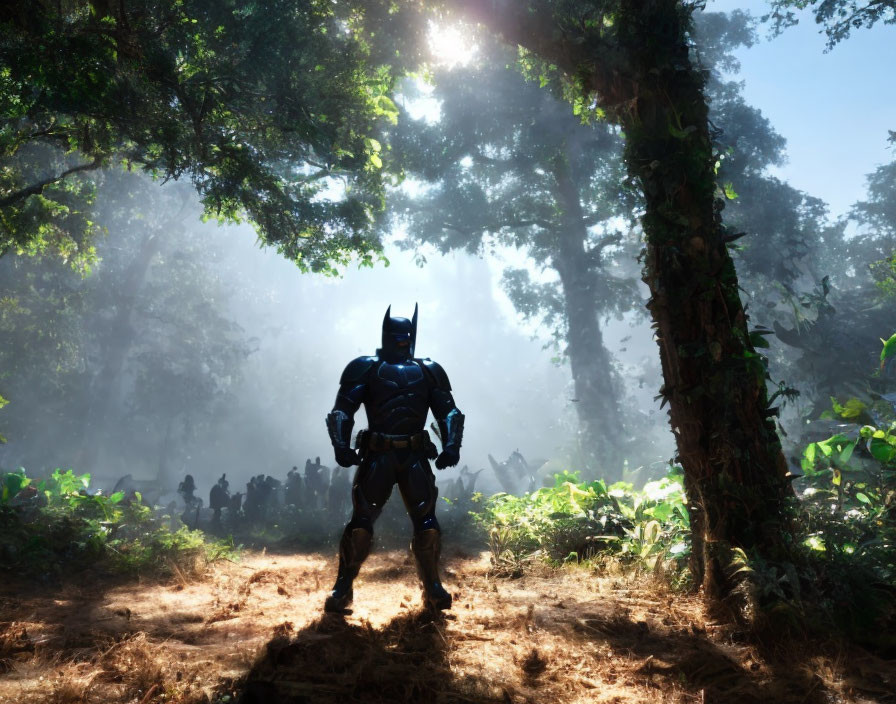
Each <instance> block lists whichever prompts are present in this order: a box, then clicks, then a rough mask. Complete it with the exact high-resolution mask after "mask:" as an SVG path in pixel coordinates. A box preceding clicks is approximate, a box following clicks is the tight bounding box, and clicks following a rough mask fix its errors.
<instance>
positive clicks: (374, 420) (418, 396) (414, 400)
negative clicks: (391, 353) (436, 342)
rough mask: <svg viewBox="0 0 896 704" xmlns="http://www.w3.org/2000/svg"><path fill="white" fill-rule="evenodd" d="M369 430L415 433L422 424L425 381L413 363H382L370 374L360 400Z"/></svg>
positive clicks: (426, 403) (426, 393)
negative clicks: (363, 396)
mask: <svg viewBox="0 0 896 704" xmlns="http://www.w3.org/2000/svg"><path fill="white" fill-rule="evenodd" d="M364 405H365V407H366V410H367V418H368V421H369V423H370V428H371V430H376V431H378V432H383V433H399V434H404V433H416V432H419V431H420V430H422V429H423V427H424V425H425V424H426V414H427V413H428V411H429V384H428V383H427V379H426V377H425V376H424V374H423V370H422V369H421V368H420V367H419V365H417V364H416V363H414V362H401V363H398V364H390V363H388V362H382V363H380V365H379V366H378V367H377V369H376V371H375V372H374V373H373V374H372V375H371V378H370V382H369V387H368V396H367V398H365V400H364Z"/></svg>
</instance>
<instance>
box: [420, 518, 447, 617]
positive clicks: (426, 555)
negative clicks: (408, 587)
mask: <svg viewBox="0 0 896 704" xmlns="http://www.w3.org/2000/svg"><path fill="white" fill-rule="evenodd" d="M411 551H412V552H413V553H414V558H416V560H417V575H418V576H419V577H420V581H421V582H422V583H423V599H424V601H425V602H426V603H427V605H428V606H429V607H430V608H431V609H433V610H434V611H441V610H443V609H450V608H451V595H450V594H449V593H448V592H446V591H445V587H443V586H442V582H441V580H440V579H439V554H440V553H441V551H442V532H441V531H440V530H437V529H435V528H430V529H428V530H424V531H420V532H419V533H415V534H414V539H413V541H412V542H411Z"/></svg>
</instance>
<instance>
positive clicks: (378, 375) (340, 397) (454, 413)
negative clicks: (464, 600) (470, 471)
mask: <svg viewBox="0 0 896 704" xmlns="http://www.w3.org/2000/svg"><path fill="white" fill-rule="evenodd" d="M390 312H391V306H390V307H389V309H388V310H387V311H386V316H385V318H384V319H383V342H382V347H381V348H380V349H378V350H377V353H376V356H373V357H358V358H357V359H355V360H354V361H352V362H350V363H349V365H348V366H347V367H346V368H345V371H344V372H343V373H342V378H341V379H340V382H339V392H338V394H337V395H336V403H335V405H334V406H333V410H332V411H331V412H330V414H329V415H328V416H327V429H328V431H329V434H330V440H331V441H332V443H333V450H334V453H335V455H336V462H338V463H339V464H340V465H341V466H343V467H350V466H351V465H355V464H358V465H360V466H359V467H358V470H357V472H356V474H355V479H354V482H353V486H352V509H353V510H352V518H351V520H350V521H349V523H348V525H347V526H346V527H345V532H344V533H343V534H342V539H341V541H340V544H339V572H338V576H337V578H336V584H335V585H334V586H333V591H332V593H331V594H330V596H329V597H328V598H327V601H326V603H325V605H324V608H325V609H326V610H327V611H342V610H344V609H345V607H346V606H347V605H348V604H349V603H350V602H351V600H352V582H353V581H354V579H355V577H356V576H357V575H358V571H359V570H360V568H361V563H363V562H364V560H365V559H366V557H367V555H368V553H369V552H370V544H371V540H372V538H373V524H374V522H375V521H376V519H377V518H378V517H379V515H380V513H381V512H382V509H383V505H384V504H385V503H386V500H387V499H388V498H389V495H390V494H391V493H392V487H393V486H394V485H395V484H396V483H397V484H398V488H399V490H400V491H401V496H402V499H404V504H405V507H406V508H407V511H408V514H409V516H410V517H411V521H412V522H413V524H414V538H413V541H412V543H411V549H412V551H413V553H414V557H415V558H416V562H417V574H418V575H419V577H420V581H421V582H422V583H423V595H424V600H425V602H426V603H427V605H428V606H429V607H430V608H432V609H447V608H450V607H451V595H450V594H449V593H448V592H447V591H445V588H444V587H443V586H442V583H441V580H440V578H439V572H438V562H439V553H440V550H441V531H440V529H439V523H438V521H437V520H436V514H435V509H436V498H437V497H438V489H437V488H436V484H435V477H434V476H433V473H432V469H431V468H430V465H429V460H430V459H435V464H436V467H437V468H438V469H444V468H445V467H451V466H454V465H456V464H457V463H458V461H459V460H460V446H461V441H462V439H463V429H464V416H463V414H462V413H461V412H460V411H459V410H458V409H457V406H455V404H454V399H453V397H452V396H451V385H450V383H449V382H448V376H447V374H445V371H444V370H443V369H442V367H441V366H439V365H438V364H436V363H435V362H433V361H432V360H430V359H415V358H414V347H415V343H416V338H417V309H416V307H415V309H414V318H413V320H408V319H407V318H392V317H391V316H390ZM362 403H363V404H364V407H365V410H366V412H367V419H368V422H369V425H370V427H369V428H368V429H367V430H365V431H362V432H361V433H359V436H358V440H357V442H356V447H357V450H353V449H352V447H351V434H352V427H353V426H354V415H355V412H356V411H357V410H358V409H359V408H360V407H361V404H362ZM430 409H431V410H432V413H433V416H435V419H436V421H437V422H438V426H439V430H440V436H441V440H442V452H441V453H438V451H437V449H436V447H435V445H434V444H433V443H432V441H431V440H430V438H429V433H427V432H426V431H425V430H424V427H425V425H426V416H427V413H428V412H429V411H430ZM359 451H360V452H359Z"/></svg>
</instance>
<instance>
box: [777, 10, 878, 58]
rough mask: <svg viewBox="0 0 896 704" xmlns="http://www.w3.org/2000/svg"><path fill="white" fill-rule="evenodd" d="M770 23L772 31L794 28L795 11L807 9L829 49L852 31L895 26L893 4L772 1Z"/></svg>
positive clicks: (795, 20)
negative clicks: (772, 25)
mask: <svg viewBox="0 0 896 704" xmlns="http://www.w3.org/2000/svg"><path fill="white" fill-rule="evenodd" d="M771 5H772V12H771V13H770V14H769V15H766V16H765V17H764V18H763V19H764V20H769V19H771V20H772V21H773V22H774V24H775V30H776V31H781V30H782V29H783V28H785V27H789V26H791V25H794V24H796V22H797V19H796V15H795V13H794V12H793V10H794V9H797V10H803V9H805V8H807V7H808V8H810V9H811V11H812V13H813V14H814V16H815V22H816V23H818V24H820V25H822V27H824V31H825V32H826V33H827V35H828V48H831V47H833V46H834V45H835V44H837V43H838V42H840V41H842V40H843V39H846V38H847V37H848V36H849V35H850V33H851V32H852V30H854V29H860V28H862V27H866V28H867V27H872V26H874V25H875V24H877V23H878V22H880V23H881V24H894V23H896V0H772V3H771Z"/></svg>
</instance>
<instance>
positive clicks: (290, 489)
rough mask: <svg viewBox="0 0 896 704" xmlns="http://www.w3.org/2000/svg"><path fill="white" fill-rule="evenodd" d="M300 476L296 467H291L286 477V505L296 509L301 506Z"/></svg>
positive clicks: (301, 483)
mask: <svg viewBox="0 0 896 704" xmlns="http://www.w3.org/2000/svg"><path fill="white" fill-rule="evenodd" d="M302 485H303V481H302V475H301V473H300V472H299V468H298V467H293V468H292V469H291V470H289V472H288V473H287V475H286V505H287V506H288V505H290V504H292V505H293V506H295V507H296V508H300V507H301V506H302V499H303V496H302V495H303V493H304V492H303V491H302Z"/></svg>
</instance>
